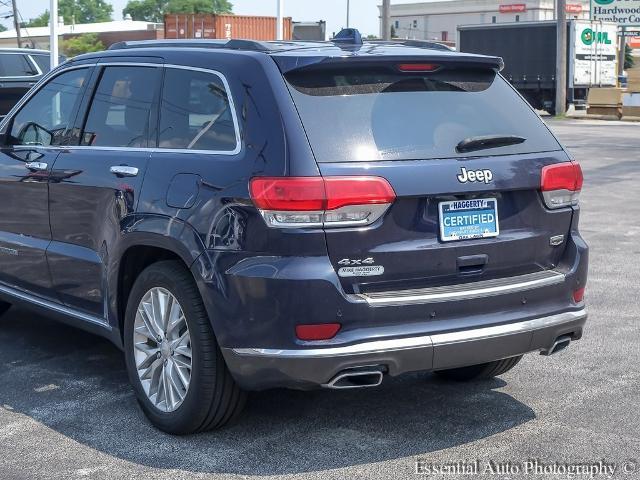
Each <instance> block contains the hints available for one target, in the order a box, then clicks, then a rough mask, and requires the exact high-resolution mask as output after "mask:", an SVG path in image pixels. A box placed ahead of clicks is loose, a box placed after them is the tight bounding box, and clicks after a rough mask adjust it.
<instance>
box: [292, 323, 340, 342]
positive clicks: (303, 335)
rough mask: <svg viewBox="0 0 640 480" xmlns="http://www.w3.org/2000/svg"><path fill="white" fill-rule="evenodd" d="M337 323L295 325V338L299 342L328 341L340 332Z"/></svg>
mask: <svg viewBox="0 0 640 480" xmlns="http://www.w3.org/2000/svg"><path fill="white" fill-rule="evenodd" d="M340 327H341V325H340V324H339V323H318V324H313V325H296V337H298V339H300V340H329V339H330V338H333V337H335V336H336V334H337V333H338V331H339V330H340Z"/></svg>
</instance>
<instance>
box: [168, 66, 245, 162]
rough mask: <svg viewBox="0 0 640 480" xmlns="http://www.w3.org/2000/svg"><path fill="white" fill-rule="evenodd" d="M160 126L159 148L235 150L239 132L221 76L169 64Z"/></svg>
mask: <svg viewBox="0 0 640 480" xmlns="http://www.w3.org/2000/svg"><path fill="white" fill-rule="evenodd" d="M159 130H160V133H159V138H158V140H159V144H158V146H159V147H160V148H179V149H194V150H211V151H215V152H233V151H235V150H236V147H237V146H238V137H239V135H238V134H237V128H236V125H235V123H234V117H233V114H232V110H231V105H230V101H229V94H228V92H227V90H226V88H225V85H224V83H223V82H222V79H221V78H220V77H219V76H218V75H216V74H214V73H209V72H201V71H195V70H186V69H178V68H167V69H166V72H165V79H164V88H163V93H162V103H161V104H160V129H159Z"/></svg>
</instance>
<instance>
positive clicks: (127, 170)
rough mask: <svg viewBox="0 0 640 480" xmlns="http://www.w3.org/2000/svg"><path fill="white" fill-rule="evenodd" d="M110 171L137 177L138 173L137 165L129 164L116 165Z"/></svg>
mask: <svg viewBox="0 0 640 480" xmlns="http://www.w3.org/2000/svg"><path fill="white" fill-rule="evenodd" d="M109 171H110V172H111V173H114V174H116V175H117V176H118V177H135V176H136V175H138V168H137V167H129V166H127V165H114V166H113V167H111V168H110V169H109Z"/></svg>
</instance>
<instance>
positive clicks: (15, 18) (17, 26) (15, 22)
mask: <svg viewBox="0 0 640 480" xmlns="http://www.w3.org/2000/svg"><path fill="white" fill-rule="evenodd" d="M11 5H12V6H13V26H14V27H15V29H16V40H17V42H18V48H22V37H21V32H20V19H19V18H18V7H16V0H11Z"/></svg>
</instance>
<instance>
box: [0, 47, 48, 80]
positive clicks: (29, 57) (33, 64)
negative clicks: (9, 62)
mask: <svg viewBox="0 0 640 480" xmlns="http://www.w3.org/2000/svg"><path fill="white" fill-rule="evenodd" d="M0 55H23V56H24V57H25V58H26V59H27V62H29V63H31V66H32V67H33V66H35V67H36V71H37V72H40V73H36V74H35V75H12V76H0V80H19V79H24V80H32V79H33V77H38V76H40V75H42V70H40V67H38V64H37V63H36V62H35V60H34V59H33V58H31V54H30V53H26V52H0Z"/></svg>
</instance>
